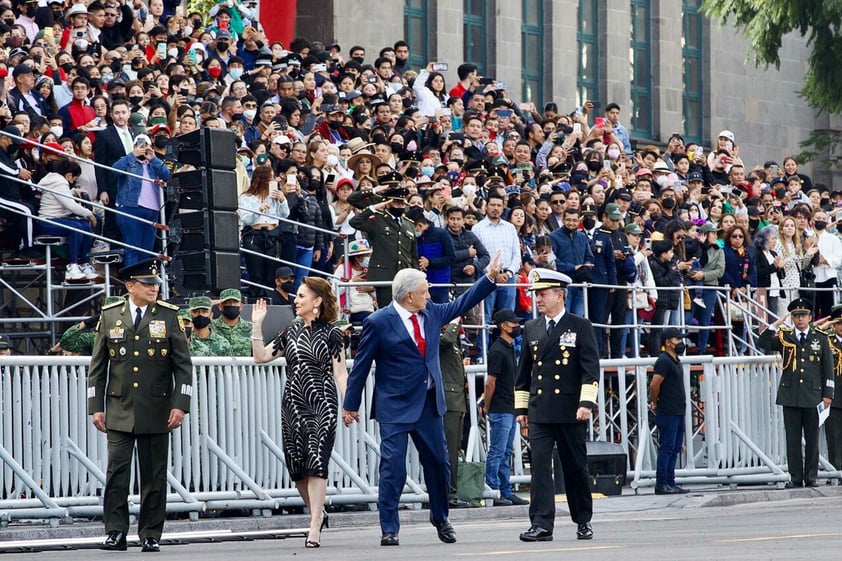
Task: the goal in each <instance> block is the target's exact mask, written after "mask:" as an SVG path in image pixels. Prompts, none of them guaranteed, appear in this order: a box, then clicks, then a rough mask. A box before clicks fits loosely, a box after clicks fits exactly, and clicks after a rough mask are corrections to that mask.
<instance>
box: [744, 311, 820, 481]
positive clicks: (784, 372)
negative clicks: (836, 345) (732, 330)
mask: <svg viewBox="0 0 842 561" xmlns="http://www.w3.org/2000/svg"><path fill="white" fill-rule="evenodd" d="M787 310H788V311H789V314H785V315H783V316H781V317H780V318H778V319H777V320H776V321H775V323H773V324H772V325H770V326H769V328H768V329H766V330H765V331H763V333H761V334H760V337H758V338H757V346H758V347H760V348H761V349H763V350H765V351H766V352H769V353H772V352H777V353H780V354H781V381H780V384H779V385H778V395H777V398H776V400H775V403H777V404H778V405H780V406H782V407H783V414H784V432H785V433H786V457H787V466H788V468H789V475H790V478H791V481H790V482H789V483H787V484H786V486H787V487H816V486H817V483H816V477H817V476H818V472H819V412H818V410H817V409H816V406H817V405H818V404H819V403H823V404H824V406H825V407H830V406H831V403H832V401H833V390H834V386H835V385H836V383H835V381H834V376H833V367H834V361H833V353H832V351H831V347H830V343H829V341H828V338H827V335H825V334H824V333H822V332H821V331H819V330H817V329H814V328H813V327H812V326H811V325H810V321H811V320H812V318H813V312H812V305H811V303H810V302H809V301H808V300H806V299H804V298H796V299H795V300H793V301H792V302H790V303H789V306H788V307H787ZM789 316H792V324H793V327H788V326H785V325H783V323H784V321H786V319H787V317H789ZM832 416H833V415H831V417H832ZM802 434H803V436H804V456H803V457H804V459H803V461H802V459H801V458H802V456H801V451H802V450H801V436H802Z"/></svg>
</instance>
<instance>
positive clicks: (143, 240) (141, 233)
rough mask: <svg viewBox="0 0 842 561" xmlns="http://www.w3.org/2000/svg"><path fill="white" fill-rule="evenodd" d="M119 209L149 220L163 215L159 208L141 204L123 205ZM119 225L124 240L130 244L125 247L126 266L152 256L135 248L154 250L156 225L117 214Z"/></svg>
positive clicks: (156, 219) (153, 220)
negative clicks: (153, 208) (145, 206)
mask: <svg viewBox="0 0 842 561" xmlns="http://www.w3.org/2000/svg"><path fill="white" fill-rule="evenodd" d="M119 210H121V211H122V212H125V213H126V214H130V215H132V216H136V217H137V218H141V219H143V220H147V221H149V222H157V221H158V218H159V217H160V215H161V213H160V212H159V211H157V210H152V209H151V208H143V207H139V206H123V207H120V209H119ZM117 226H118V227H119V228H120V233H121V234H122V235H123V241H124V242H125V243H126V244H128V245H129V246H130V247H126V248H125V253H124V254H123V266H124V267H128V266H130V265H134V264H135V263H137V262H139V261H143V260H144V259H148V258H150V257H151V255H149V254H148V253H142V252H140V251H137V250H136V249H134V248H136V247H139V248H140V249H145V250H147V251H152V249H153V248H154V247H155V233H156V230H155V226H153V225H152V224H145V223H142V222H139V221H137V220H134V219H132V218H130V217H128V216H123V215H122V214H118V215H117Z"/></svg>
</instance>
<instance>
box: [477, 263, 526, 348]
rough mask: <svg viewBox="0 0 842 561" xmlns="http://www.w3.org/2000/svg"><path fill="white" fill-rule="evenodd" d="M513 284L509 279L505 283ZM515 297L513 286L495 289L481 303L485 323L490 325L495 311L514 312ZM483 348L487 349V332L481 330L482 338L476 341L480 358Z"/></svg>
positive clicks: (515, 291) (512, 280) (515, 292)
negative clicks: (507, 310)
mask: <svg viewBox="0 0 842 561" xmlns="http://www.w3.org/2000/svg"><path fill="white" fill-rule="evenodd" d="M514 283H515V279H514V278H511V279H509V280H508V281H506V284H514ZM498 286H499V285H498ZM516 295H517V289H516V288H515V287H514V286H512V287H508V286H503V287H500V288H497V290H495V291H494V292H492V293H491V294H489V295H488V296H486V297H485V300H484V301H483V306H484V307H485V323H486V324H489V323H491V317H492V316H493V315H494V311H495V310H503V309H505V308H509V309H510V310H514V309H515V296H516ZM484 348H488V331H486V330H485V329H483V331H482V337H479V338H478V339H477V351H478V352H479V354H480V356H482V349H484Z"/></svg>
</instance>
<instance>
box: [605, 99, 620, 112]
mask: <svg viewBox="0 0 842 561" xmlns="http://www.w3.org/2000/svg"><path fill="white" fill-rule="evenodd" d="M614 109H616V110H618V111H619V110H620V106H619V105H617V104H616V103H614V102H613V101H612V102H611V103H609V104H608V105H606V106H605V112H606V113H608V112H609V111H612V110H614Z"/></svg>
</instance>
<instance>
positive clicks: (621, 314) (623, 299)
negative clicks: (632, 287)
mask: <svg viewBox="0 0 842 561" xmlns="http://www.w3.org/2000/svg"><path fill="white" fill-rule="evenodd" d="M628 295H629V291H628V290H615V291H614V292H612V293H610V294H609V295H608V306H607V310H608V313H607V315H606V321H607V320H608V316H610V319H611V321H610V323H611V329H610V330H609V331H608V340H609V341H610V342H611V346H610V349H611V358H623V356H624V355H625V354H626V349H624V348H623V346H624V345H622V344H621V343H622V340H623V328H622V327H615V326H618V325H623V324H624V323H626V312H627V311H628V305H629V303H628Z"/></svg>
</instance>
